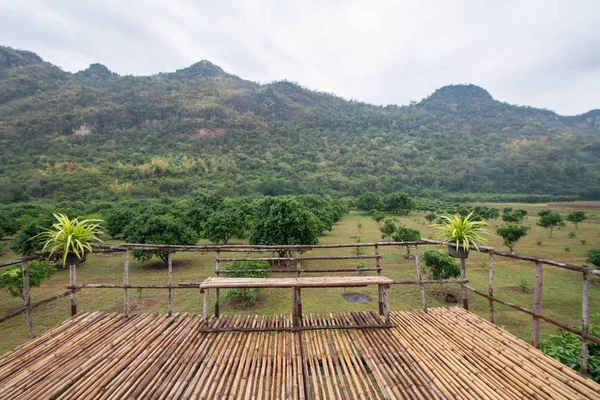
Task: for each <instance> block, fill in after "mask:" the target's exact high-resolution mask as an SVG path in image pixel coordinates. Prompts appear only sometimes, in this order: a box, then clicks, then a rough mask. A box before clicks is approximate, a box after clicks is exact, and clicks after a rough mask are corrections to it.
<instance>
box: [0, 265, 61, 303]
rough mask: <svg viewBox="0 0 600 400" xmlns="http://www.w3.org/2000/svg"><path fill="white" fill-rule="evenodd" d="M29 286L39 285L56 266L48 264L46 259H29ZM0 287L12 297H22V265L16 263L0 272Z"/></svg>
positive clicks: (54, 270)
mask: <svg viewBox="0 0 600 400" xmlns="http://www.w3.org/2000/svg"><path fill="white" fill-rule="evenodd" d="M28 270H29V287H31V288H35V287H40V285H41V284H42V282H43V281H44V280H46V279H48V278H49V277H50V276H52V274H54V273H55V272H56V268H54V267H53V266H50V265H48V262H47V261H30V262H29V264H28ZM0 289H3V290H5V291H6V292H8V293H9V294H10V295H11V296H12V297H20V298H24V295H23V266H22V265H21V264H18V265H16V266H14V267H11V268H9V269H6V270H4V271H2V273H0Z"/></svg>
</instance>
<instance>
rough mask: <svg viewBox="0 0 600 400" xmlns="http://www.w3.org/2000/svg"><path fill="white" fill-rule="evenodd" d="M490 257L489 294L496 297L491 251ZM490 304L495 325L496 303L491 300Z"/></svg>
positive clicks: (491, 317)
mask: <svg viewBox="0 0 600 400" xmlns="http://www.w3.org/2000/svg"><path fill="white" fill-rule="evenodd" d="M488 255H489V273H490V276H489V283H488V294H489V295H490V296H492V297H493V296H494V253H493V252H491V251H490V253H489V254H488ZM489 302H490V322H491V323H492V324H493V323H494V301H493V300H492V299H489Z"/></svg>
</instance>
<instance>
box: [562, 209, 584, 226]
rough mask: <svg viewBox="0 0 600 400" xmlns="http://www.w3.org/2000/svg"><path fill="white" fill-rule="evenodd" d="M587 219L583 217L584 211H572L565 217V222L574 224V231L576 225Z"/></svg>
mask: <svg viewBox="0 0 600 400" xmlns="http://www.w3.org/2000/svg"><path fill="white" fill-rule="evenodd" d="M586 219H587V215H585V211H573V212H572V213H571V214H569V215H567V221H569V222H572V223H573V224H575V229H577V224H579V223H580V222H583V221H585V220H586Z"/></svg>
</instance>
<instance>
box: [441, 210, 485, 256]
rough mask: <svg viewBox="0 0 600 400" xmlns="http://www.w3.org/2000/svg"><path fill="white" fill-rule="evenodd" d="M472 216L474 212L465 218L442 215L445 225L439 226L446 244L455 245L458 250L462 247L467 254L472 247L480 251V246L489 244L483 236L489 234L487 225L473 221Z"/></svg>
mask: <svg viewBox="0 0 600 400" xmlns="http://www.w3.org/2000/svg"><path fill="white" fill-rule="evenodd" d="M472 216H473V211H472V212H471V213H470V214H469V215H467V216H466V217H464V218H463V217H462V216H461V215H460V214H456V215H449V214H446V215H442V216H441V217H440V218H441V219H442V221H443V223H442V224H439V225H437V228H438V230H439V236H440V238H441V239H442V240H443V241H444V243H445V244H450V243H454V244H455V245H456V248H457V249H459V248H460V247H462V249H463V250H464V251H465V253H468V252H469V248H470V246H471V245H472V246H474V247H475V248H476V249H477V250H479V247H477V246H478V245H481V244H485V243H487V240H486V239H485V238H484V237H483V236H482V235H488V234H489V231H488V230H487V229H485V228H484V226H486V225H487V224H486V223H485V222H484V221H472V220H471V217H472Z"/></svg>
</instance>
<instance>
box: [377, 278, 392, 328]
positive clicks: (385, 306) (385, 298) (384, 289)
mask: <svg viewBox="0 0 600 400" xmlns="http://www.w3.org/2000/svg"><path fill="white" fill-rule="evenodd" d="M379 286H381V287H382V294H383V315H384V316H385V324H386V325H389V324H390V306H389V303H388V289H389V288H390V285H379Z"/></svg>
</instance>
